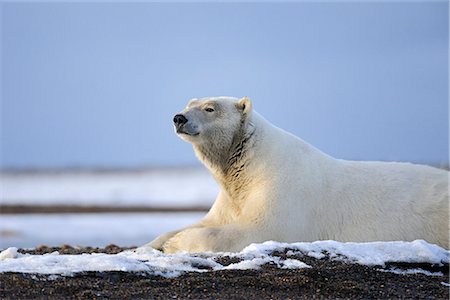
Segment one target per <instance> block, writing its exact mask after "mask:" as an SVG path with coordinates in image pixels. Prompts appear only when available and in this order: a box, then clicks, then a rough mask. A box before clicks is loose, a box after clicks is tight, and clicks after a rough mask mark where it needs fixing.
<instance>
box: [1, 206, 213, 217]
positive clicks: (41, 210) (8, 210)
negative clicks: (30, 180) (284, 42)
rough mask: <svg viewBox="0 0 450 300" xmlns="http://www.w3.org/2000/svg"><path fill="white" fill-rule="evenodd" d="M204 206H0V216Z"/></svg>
mask: <svg viewBox="0 0 450 300" xmlns="http://www.w3.org/2000/svg"><path fill="white" fill-rule="evenodd" d="M208 210H209V207H206V206H189V207H170V206H167V207H148V206H97V205H88V206H81V205H0V215H7V214H65V213H71V214H72V213H80V214H81V213H82V214H84V213H184V212H207V211H208Z"/></svg>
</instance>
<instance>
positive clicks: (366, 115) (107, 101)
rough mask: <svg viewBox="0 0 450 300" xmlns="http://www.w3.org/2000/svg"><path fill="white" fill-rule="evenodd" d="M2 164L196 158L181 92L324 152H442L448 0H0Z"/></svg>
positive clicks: (410, 157)
mask: <svg viewBox="0 0 450 300" xmlns="http://www.w3.org/2000/svg"><path fill="white" fill-rule="evenodd" d="M0 5H1V6H0V7H1V27H2V30H1V35H2V36H1V58H2V66H1V71H2V94H1V96H2V99H1V104H2V106H1V108H2V111H1V113H2V115H1V129H2V131H1V150H2V161H1V163H2V166H3V167H8V168H11V167H15V168H20V167H68V166H84V167H134V166H153V165H158V166H164V165H174V166H176V165H193V164H197V160H196V158H195V156H194V153H193V151H192V148H191V146H190V145H189V144H187V143H185V142H183V141H182V140H180V139H179V138H177V136H176V135H175V134H174V133H173V128H172V123H171V122H172V117H173V115H174V114H175V113H176V112H178V111H180V110H182V109H183V107H184V106H185V105H186V103H187V101H188V100H189V99H190V98H192V97H204V96H219V95H230V96H236V97H241V96H245V95H246V96H249V97H250V98H251V99H252V100H253V103H254V108H255V109H256V110H257V111H258V112H260V113H261V114H262V115H264V116H265V117H266V119H268V120H270V121H271V122H272V123H274V124H276V125H277V126H279V127H281V128H284V129H286V130H288V131H290V132H292V133H294V134H296V135H298V136H299V137H301V138H303V139H304V140H306V141H308V142H309V143H311V144H313V145H315V146H316V147H317V148H319V149H321V150H323V151H324V152H326V153H328V154H330V155H333V156H335V157H338V158H345V159H357V160H398V161H412V162H426V163H434V164H436V163H437V164H438V163H446V162H448V112H449V109H448V79H449V78H448V11H449V10H448V3H447V1H434V2H430V1H423V2H419V1H415V2H400V3H399V2H396V3H387V2H372V3H367V2H366V3H358V2H341V3H329V2H328V3H327V2H322V3H311V2H301V3H284V4H275V3H259V4H255V3H253V4H252V3H247V4H242V3H234V4H206V3H195V4H193V3H184V4H183V3H170V4H167V3H166V4H164V3H133V4H129V3H109V4H108V3H84V4H76V3H70V2H67V3H64V4H61V3H59V4H58V3H47V4H45V3H34V4H33V3H2V4H0Z"/></svg>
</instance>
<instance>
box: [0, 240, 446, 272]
mask: <svg viewBox="0 0 450 300" xmlns="http://www.w3.org/2000/svg"><path fill="white" fill-rule="evenodd" d="M274 252H281V253H286V255H287V256H288V258H286V259H283V258H281V257H279V256H276V255H273V253H274ZM323 253H326V254H327V256H329V257H330V259H338V260H344V261H349V262H355V263H359V264H364V265H369V266H371V265H379V266H384V265H385V264H386V263H387V262H407V263H431V264H439V265H442V264H444V263H445V264H448V263H449V251H448V250H445V249H443V248H441V247H438V246H436V245H432V244H428V243H426V242H425V241H422V240H417V241H414V242H372V243H340V242H335V241H318V242H313V243H293V244H287V243H278V242H273V241H269V242H265V243H262V244H251V245H250V246H248V247H246V248H245V249H244V250H243V251H242V252H239V253H197V254H188V253H177V254H164V253H162V252H160V251H157V250H154V249H152V248H149V247H140V248H137V249H134V250H128V251H124V252H121V253H119V254H114V255H112V254H103V253H94V254H81V255H60V254H59V253H58V252H54V253H50V254H44V255H30V254H20V253H18V252H17V248H8V249H6V250H4V251H3V252H1V253H0V257H1V258H2V260H1V261H0V272H21V273H32V274H48V275H66V276H67V275H73V274H75V273H79V272H89V271H98V272H104V271H124V272H145V273H147V274H152V275H160V276H164V277H176V276H179V275H181V274H184V273H186V272H208V271H220V270H248V269H260V268H261V266H262V265H264V264H273V265H275V266H277V267H279V268H283V269H301V268H308V267H310V266H308V265H307V264H305V263H304V262H302V261H300V260H298V259H294V258H293V257H292V256H296V258H298V257H301V256H303V255H309V256H312V257H321V256H322V255H324V254H323ZM319 254H320V255H319ZM223 256H228V257H230V258H239V259H240V260H241V261H240V262H238V263H234V264H230V265H227V266H224V265H222V264H220V263H219V262H218V261H220V260H219V258H220V257H223ZM388 271H393V272H396V271H395V270H388ZM402 272H414V273H418V272H421V273H422V274H426V275H431V276H442V275H441V274H437V273H431V272H428V273H427V271H424V270H421V271H420V270H419V269H415V270H402ZM406 274H410V273H406ZM52 278H57V277H52Z"/></svg>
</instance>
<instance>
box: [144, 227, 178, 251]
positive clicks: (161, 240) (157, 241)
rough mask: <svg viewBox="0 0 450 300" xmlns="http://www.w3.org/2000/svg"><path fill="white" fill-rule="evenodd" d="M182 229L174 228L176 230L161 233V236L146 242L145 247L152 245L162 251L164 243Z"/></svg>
mask: <svg viewBox="0 0 450 300" xmlns="http://www.w3.org/2000/svg"><path fill="white" fill-rule="evenodd" d="M180 231H182V230H174V231H170V232H167V233H164V234H161V235H160V236H158V237H157V238H156V239H154V240H153V241H151V242H150V243H147V244H145V245H144V247H152V248H153V249H156V250H160V251H162V250H163V246H164V244H165V243H166V242H167V241H168V240H169V239H170V238H172V237H173V236H174V235H176V234H177V233H179V232H180Z"/></svg>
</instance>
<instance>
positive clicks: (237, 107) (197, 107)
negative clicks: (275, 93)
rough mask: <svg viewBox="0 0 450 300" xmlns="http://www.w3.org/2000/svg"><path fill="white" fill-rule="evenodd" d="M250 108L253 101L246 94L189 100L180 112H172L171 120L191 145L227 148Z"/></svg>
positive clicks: (180, 134) (246, 118)
mask: <svg viewBox="0 0 450 300" xmlns="http://www.w3.org/2000/svg"><path fill="white" fill-rule="evenodd" d="M251 111H252V103H251V101H250V99H249V98H248V97H244V98H242V99H238V98H232V97H211V98H202V99H192V100H191V101H190V102H189V104H188V106H187V107H186V108H185V109H184V110H183V111H182V112H181V113H179V114H177V115H175V117H174V118H173V123H174V127H175V132H176V133H177V134H178V136H180V137H181V138H182V139H183V140H185V141H187V142H189V143H191V144H193V145H194V146H201V145H205V146H206V145H207V144H214V145H215V146H216V147H214V148H225V149H229V148H230V146H231V145H232V143H233V140H235V139H236V135H237V134H239V132H240V131H241V130H242V128H243V126H245V124H246V121H247V120H248V119H249V117H250V114H251ZM217 146H220V147H217Z"/></svg>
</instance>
